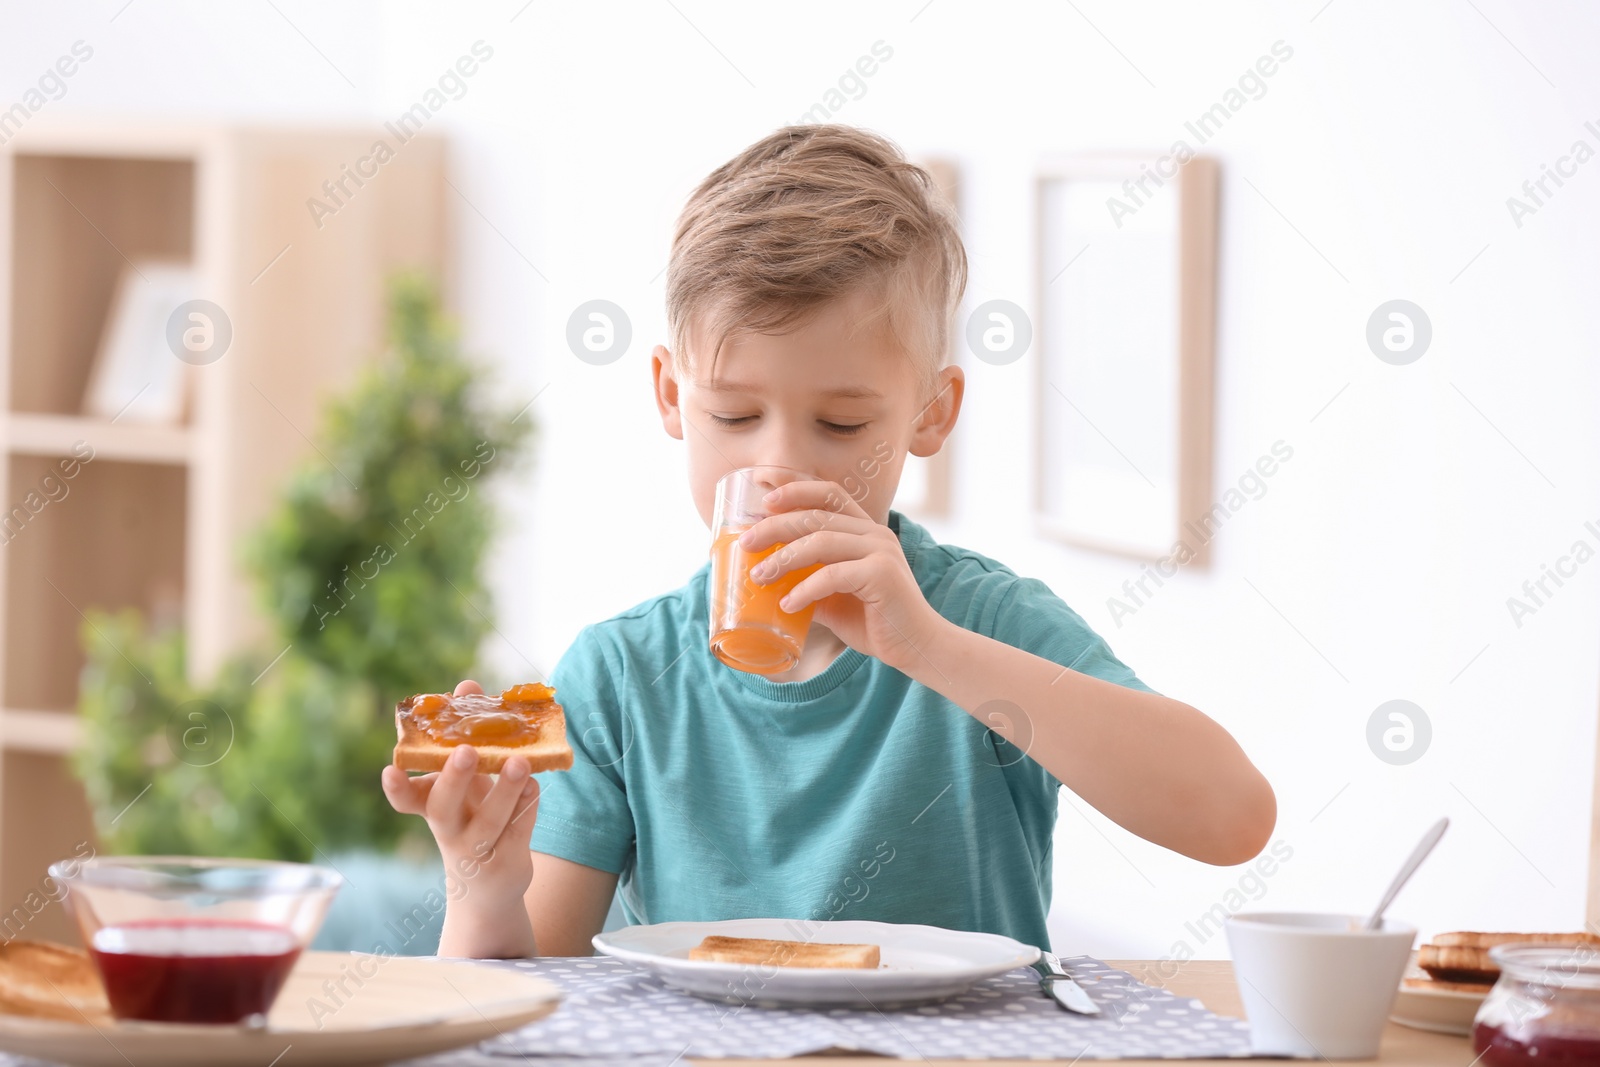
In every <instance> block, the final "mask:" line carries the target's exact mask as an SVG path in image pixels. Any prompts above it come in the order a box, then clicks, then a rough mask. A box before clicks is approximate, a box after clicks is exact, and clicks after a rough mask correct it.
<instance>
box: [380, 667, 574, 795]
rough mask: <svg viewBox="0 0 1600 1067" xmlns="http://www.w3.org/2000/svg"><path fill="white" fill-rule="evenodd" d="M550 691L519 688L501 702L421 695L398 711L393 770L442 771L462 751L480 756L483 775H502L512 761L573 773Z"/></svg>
mask: <svg viewBox="0 0 1600 1067" xmlns="http://www.w3.org/2000/svg"><path fill="white" fill-rule="evenodd" d="M555 694H556V691H555V690H554V689H552V688H550V687H549V686H548V685H539V684H537V683H528V684H526V685H514V686H512V687H511V688H510V689H507V690H506V691H505V692H503V693H501V694H500V695H499V696H492V695H490V694H487V693H469V694H466V695H463V696H455V695H453V694H450V693H418V694H417V695H416V696H412V697H407V698H406V699H404V700H402V701H401V702H400V703H398V704H396V705H395V709H394V726H395V732H396V733H397V734H398V735H399V740H398V742H397V743H396V744H395V746H394V765H395V766H396V767H399V768H400V769H401V770H403V771H440V770H443V769H444V765H445V761H446V760H448V759H449V758H450V754H451V753H452V752H454V751H455V750H456V747H457V746H458V745H471V746H472V747H473V748H475V749H477V750H478V773H479V774H498V773H499V772H500V770H501V769H502V768H503V767H504V766H505V763H506V760H508V759H510V758H511V757H512V756H521V757H522V758H523V759H525V760H527V761H528V764H529V766H531V767H532V769H533V770H534V772H535V773H537V772H539V771H564V770H568V769H570V768H571V767H572V747H571V746H570V745H568V744H567V719H566V713H565V712H564V711H563V710H562V707H561V705H560V704H557V703H556V701H555Z"/></svg>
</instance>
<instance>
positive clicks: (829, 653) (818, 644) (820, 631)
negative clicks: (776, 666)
mask: <svg viewBox="0 0 1600 1067" xmlns="http://www.w3.org/2000/svg"><path fill="white" fill-rule="evenodd" d="M845 647H846V646H845V643H844V642H843V641H841V640H839V638H837V637H835V636H834V633H833V631H832V630H830V629H828V628H827V627H826V626H823V625H821V624H819V623H815V622H814V623H812V624H811V629H810V630H808V631H807V632H806V647H805V648H804V650H802V651H801V653H800V662H799V663H797V664H796V665H795V666H794V667H792V668H790V669H789V670H787V671H784V672H783V673H782V674H769V675H767V678H768V679H769V680H771V681H774V682H804V681H808V680H810V679H812V678H815V677H816V676H817V675H819V674H821V673H822V672H823V671H825V670H827V669H828V668H829V667H830V666H832V665H833V661H834V660H836V659H838V658H839V653H841V652H843V651H844V650H845Z"/></svg>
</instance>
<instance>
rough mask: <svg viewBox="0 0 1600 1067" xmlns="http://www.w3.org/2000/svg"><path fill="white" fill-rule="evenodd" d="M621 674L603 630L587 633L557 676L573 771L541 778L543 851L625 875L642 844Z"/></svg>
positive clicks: (538, 846) (537, 833) (536, 834)
mask: <svg viewBox="0 0 1600 1067" xmlns="http://www.w3.org/2000/svg"><path fill="white" fill-rule="evenodd" d="M616 676H617V675H616V672H615V671H614V670H613V669H612V667H611V665H610V663H609V662H608V659H607V655H606V648H605V644H604V639H603V638H602V636H601V635H600V634H599V632H598V631H597V630H596V628H595V627H592V626H591V627H588V628H587V629H585V630H583V631H582V632H581V633H579V635H578V637H577V639H576V640H574V641H573V643H572V646H571V647H570V648H568V649H567V652H566V654H565V655H563V656H562V657H561V662H559V663H557V664H556V669H555V671H554V672H553V673H552V674H551V675H550V684H551V685H552V686H554V687H555V690H556V700H557V701H559V702H560V704H561V707H562V709H563V710H564V711H565V714H566V720H567V743H568V744H570V745H571V746H572V769H571V770H566V771H545V772H543V773H541V774H539V775H537V777H538V779H539V814H538V816H537V817H536V818H535V820H534V824H533V837H532V839H531V840H530V843H529V847H530V848H532V849H533V850H534V851H535V852H543V853H545V854H547V855H551V856H560V857H561V858H562V859H567V860H571V861H572V862H574V863H581V864H583V865H584V866H586V867H594V868H597V869H599V870H602V871H609V872H611V873H613V874H617V873H620V872H621V871H622V869H623V866H624V865H625V863H626V861H627V858H628V855H629V853H630V852H631V851H632V850H633V847H634V828H633V812H632V811H631V810H630V809H629V807H628V794H627V788H626V785H625V783H624V779H623V774H622V761H623V758H624V756H625V755H626V753H627V748H628V745H627V740H628V738H629V737H630V734H631V731H629V729H628V724H627V722H626V721H625V712H624V709H623V708H622V706H621V701H619V700H618V699H617V693H616V687H615V686H614V685H613V683H612V679H613V678H615V677H616Z"/></svg>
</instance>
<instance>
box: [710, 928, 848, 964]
mask: <svg viewBox="0 0 1600 1067" xmlns="http://www.w3.org/2000/svg"><path fill="white" fill-rule="evenodd" d="M689 958H690V959H691V960H708V961H710V962H713V963H749V964H758V965H765V966H769V967H847V968H855V969H859V970H872V969H875V968H876V967H877V966H878V946H877V945H834V944H819V943H818V942H815V941H779V940H774V939H771V938H765V937H723V936H721V935H720V934H713V935H711V936H710V937H707V938H705V939H704V940H703V941H701V942H700V943H699V944H698V945H696V946H695V947H694V948H691V949H690V950H689Z"/></svg>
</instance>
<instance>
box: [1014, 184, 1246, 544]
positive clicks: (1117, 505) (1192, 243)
mask: <svg viewBox="0 0 1600 1067" xmlns="http://www.w3.org/2000/svg"><path fill="white" fill-rule="evenodd" d="M1217 180H1218V173H1217V164H1216V161H1215V160H1214V159H1211V158H1208V157H1193V158H1190V159H1188V161H1187V162H1183V163H1181V164H1180V163H1179V162H1178V161H1177V160H1176V159H1174V158H1173V157H1171V156H1165V157H1163V156H1161V155H1159V154H1152V155H1149V156H1130V155H1099V156H1075V157H1065V158H1060V159H1055V160H1050V161H1047V162H1045V163H1043V164H1042V165H1041V166H1040V168H1039V172H1038V181H1037V189H1036V194H1037V196H1036V204H1035V208H1036V219H1037V259H1036V264H1035V271H1036V285H1037V302H1036V308H1037V317H1038V321H1037V322H1036V323H1035V343H1036V344H1037V345H1038V353H1039V355H1038V358H1037V360H1036V366H1037V380H1036V382H1035V394H1036V410H1035V422H1034V425H1035V438H1034V440H1035V453H1036V455H1035V464H1034V470H1035V472H1036V477H1035V486H1034V506H1035V515H1036V525H1037V527H1038V529H1039V531H1040V532H1041V533H1042V534H1044V535H1046V536H1049V537H1052V538H1054V539H1057V540H1060V541H1062V542H1065V543H1068V544H1072V545H1075V546H1078V547H1084V548H1091V549H1096V550H1099V551H1105V552H1111V553H1116V554H1119V555H1125V556H1130V557H1133V558H1135V559H1144V560H1154V561H1162V560H1169V559H1170V560H1173V561H1174V562H1175V563H1177V564H1182V565H1186V566H1201V567H1203V566H1206V565H1208V564H1209V562H1210V542H1211V539H1212V537H1211V535H1212V534H1214V533H1215V529H1214V527H1213V526H1211V525H1210V516H1209V515H1208V509H1209V507H1210V498H1211V491H1212V478H1211V457H1212V412H1213V384H1212V378H1213V358H1214V353H1213V348H1214V336H1215V317H1216V243H1217Z"/></svg>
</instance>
